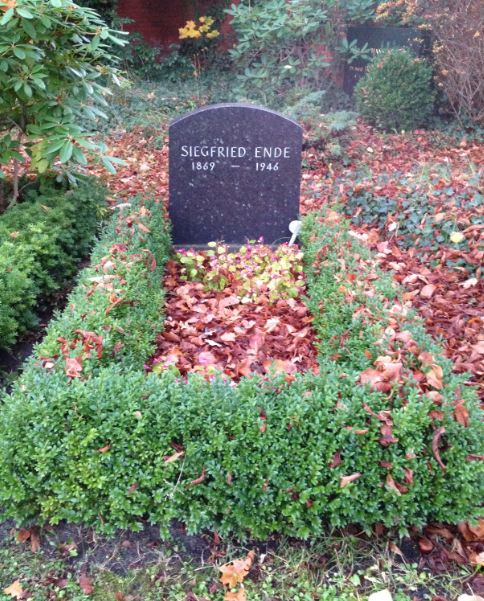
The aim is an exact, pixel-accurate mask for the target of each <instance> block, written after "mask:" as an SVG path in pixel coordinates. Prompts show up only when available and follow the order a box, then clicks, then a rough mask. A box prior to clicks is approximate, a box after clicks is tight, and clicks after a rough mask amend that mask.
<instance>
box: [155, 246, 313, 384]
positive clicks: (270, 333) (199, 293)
mask: <svg viewBox="0 0 484 601" xmlns="http://www.w3.org/2000/svg"><path fill="white" fill-rule="evenodd" d="M302 259H303V253H302V251H301V250H299V248H298V247H297V246H287V245H283V246H280V247H279V248H277V249H273V248H270V247H268V246H264V245H262V244H257V245H244V246H242V247H241V248H240V249H238V250H233V251H231V250H230V249H229V247H227V245H224V244H215V243H213V244H212V245H211V246H210V247H209V250H207V251H201V252H197V251H194V250H188V251H182V252H179V253H178V254H177V255H176V257H175V260H172V261H170V262H169V263H168V265H167V275H166V277H165V281H164V283H165V289H166V291H167V302H166V319H165V324H164V331H163V332H162V333H161V334H160V335H159V336H158V338H157V350H156V353H155V355H154V356H153V357H152V358H151V359H150V360H149V361H148V363H147V366H146V367H147V369H149V370H153V371H155V372H157V373H159V372H160V371H161V370H163V369H166V368H168V367H176V368H177V369H178V370H179V371H180V373H181V374H183V375H186V374H187V373H188V372H190V371H194V372H198V373H201V374H203V375H205V376H206V377H213V376H214V375H215V373H217V372H219V373H220V372H222V373H224V374H226V375H227V376H229V378H231V379H232V380H234V381H238V380H239V379H240V378H241V377H243V376H248V375H250V374H252V373H259V374H266V373H269V372H271V371H273V372H282V373H285V374H287V378H292V377H293V374H294V373H296V372H303V371H317V369H318V368H317V361H316V349H315V335H314V332H313V329H312V326H311V324H312V321H313V317H312V316H311V314H310V313H309V310H308V308H307V306H306V305H305V304H304V302H303V301H302V297H303V294H304V292H305V279H304V274H303V263H302Z"/></svg>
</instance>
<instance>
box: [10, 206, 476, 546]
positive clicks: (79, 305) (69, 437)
mask: <svg viewBox="0 0 484 601" xmlns="http://www.w3.org/2000/svg"><path fill="white" fill-rule="evenodd" d="M139 206H140V205H136V206H135V205H132V207H131V208H132V209H134V210H133V211H132V213H130V214H127V215H124V217H123V218H122V220H121V221H122V223H120V222H118V223H117V224H114V225H112V226H111V228H110V229H109V230H108V232H107V233H106V237H105V239H104V242H102V243H101V244H100V246H99V247H98V249H97V250H96V252H95V254H94V258H93V261H94V264H95V265H94V266H93V267H91V268H90V269H89V270H87V271H86V273H85V274H84V276H83V277H82V278H81V282H80V285H79V288H78V289H77V290H76V291H75V292H74V294H73V296H72V302H71V303H70V305H71V309H70V310H69V311H68V312H66V313H65V314H64V315H63V316H61V318H60V319H59V320H57V321H56V322H55V323H54V324H53V325H52V326H51V328H50V329H49V334H48V336H47V339H46V341H45V342H44V343H43V344H42V345H41V346H40V347H39V348H38V350H37V353H36V357H35V358H34V359H33V360H32V362H31V363H30V365H29V366H28V367H27V369H26V371H25V373H24V375H23V377H22V378H21V379H20V381H19V382H18V385H17V386H16V388H15V390H14V391H13V393H12V394H11V396H9V397H6V398H5V400H4V407H3V410H2V412H1V416H0V506H2V507H3V508H4V510H5V515H6V516H8V517H13V518H15V519H16V520H19V521H23V522H25V521H28V520H37V521H40V522H42V523H45V522H50V523H56V522H58V521H59V520H69V521H72V522H78V523H84V524H90V525H95V526H96V527H97V528H99V529H100V530H103V531H106V532H113V531H114V529H115V528H119V527H121V528H128V527H129V528H133V529H139V528H141V527H142V526H143V518H144V517H146V516H148V518H149V520H150V521H151V522H153V523H157V524H159V525H160V527H161V529H162V532H163V534H165V535H167V534H168V527H169V524H170V522H171V520H172V519H174V518H176V519H179V520H181V521H183V522H184V523H185V524H186V525H187V528H188V530H189V531H190V532H196V531H199V530H200V529H202V528H210V529H215V530H218V531H219V532H220V533H222V534H229V533H232V534H234V533H235V534H237V535H239V536H244V535H246V534H247V533H250V535H251V536H253V537H257V538H264V537H266V536H268V535H269V534H271V533H273V532H280V533H285V534H288V535H293V536H298V537H302V538H306V537H308V536H314V535H317V534H319V533H321V532H322V531H323V530H324V528H325V527H327V526H343V525H345V524H349V523H358V524H360V525H361V526H363V527H364V528H366V529H370V528H371V527H373V526H374V525H375V524H377V523H382V524H384V525H386V526H393V527H397V528H398V529H400V530H401V531H402V532H404V531H405V530H406V528H408V527H409V526H413V525H416V526H420V525H423V524H425V523H427V522H429V521H431V520H437V521H447V522H453V523H455V522H458V521H461V520H464V519H471V518H473V517H476V516H477V515H478V513H479V506H478V505H479V500H480V499H481V498H482V492H483V478H482V463H481V462H478V461H473V460H472V459H473V455H477V454H479V453H482V451H481V447H482V440H483V439H484V437H483V436H482V435H483V426H482V422H481V421H480V411H479V406H478V403H477V400H476V397H475V394H474V391H473V390H472V389H471V388H469V387H466V386H465V385H464V380H465V378H464V377H462V376H456V375H454V374H452V373H451V363H450V362H449V361H448V360H445V359H443V358H442V356H441V349H440V348H439V346H438V345H437V344H435V343H434V342H433V341H432V339H431V338H430V337H429V336H428V335H427V334H426V333H425V331H424V329H423V326H422V324H421V323H420V321H419V320H417V319H415V317H414V316H412V315H408V316H405V315H403V313H404V312H403V313H402V311H401V310H399V311H395V307H397V308H398V307H400V305H399V304H398V300H396V296H397V293H398V290H397V289H396V288H395V285H394V284H393V283H392V280H391V278H390V277H389V276H384V275H382V274H381V273H379V272H378V271H377V268H376V267H375V264H374V261H373V260H372V255H371V253H369V251H368V250H367V249H366V248H364V247H362V246H360V245H359V244H358V242H357V241H356V240H355V239H354V238H353V237H352V236H351V235H350V233H349V232H348V227H347V224H346V223H345V222H344V221H343V219H342V218H341V217H340V216H339V215H338V214H337V213H334V212H333V211H328V212H327V213H325V214H321V215H314V216H312V217H310V218H308V219H307V220H306V222H305V226H304V232H303V244H304V249H305V256H306V272H307V276H308V293H309V299H308V303H309V307H310V308H311V310H312V311H313V314H314V315H315V322H314V327H315V329H316V333H317V335H318V339H319V361H320V372H321V373H320V375H318V376H317V375H314V374H310V373H305V374H301V375H298V376H297V377H296V379H295V380H294V381H293V382H291V383H287V382H286V381H285V379H284V377H282V376H274V377H260V376H254V377H249V378H243V379H242V381H241V382H240V383H239V384H238V385H237V386H231V385H230V384H229V383H227V382H226V381H224V380H223V379H222V378H215V379H214V380H213V381H211V382H207V381H206V380H204V379H203V378H201V377H199V376H197V375H195V374H194V375H192V376H190V377H189V378H188V380H187V381H184V380H183V379H181V378H180V377H179V376H178V375H177V374H176V373H174V372H173V371H166V372H164V373H162V374H161V375H160V376H157V375H155V374H149V375H145V374H144V373H143V371H142V363H143V359H145V358H146V354H144V355H142V356H141V355H139V354H138V353H139V352H140V351H143V352H145V351H146V350H147V349H148V348H149V347H150V344H152V343H153V340H154V336H155V334H156V333H157V332H158V331H159V329H160V328H161V324H162V316H161V306H162V302H163V298H162V291H161V290H160V287H159V284H160V279H161V271H162V263H163V260H164V259H165V258H166V257H167V254H168V237H167V235H166V232H165V231H164V229H163V227H162V217H161V213H162V212H161V210H159V211H156V210H153V208H146V207H144V208H143V209H142V212H144V215H140V209H139ZM157 220H158V221H157ZM127 223H130V225H127ZM140 224H141V226H142V227H141V230H140ZM148 224H149V225H148ZM146 229H149V230H151V231H150V232H147V231H145V230H146ZM115 240H116V242H115ZM124 243H126V245H127V246H126V248H125V252H126V253H127V255H126V256H128V255H129V256H131V257H132V258H133V259H136V260H135V261H134V263H133V264H132V267H131V269H133V272H134V273H135V274H136V277H134V278H130V277H129V274H125V275H124V276H123V277H124V278H125V281H126V285H125V293H126V295H127V297H128V298H131V299H132V300H133V302H135V303H136V304H135V305H134V306H131V305H129V306H128V305H121V304H120V305H117V307H116V308H115V310H119V311H120V315H119V320H114V318H112V319H113V321H112V322H111V317H112V313H114V311H115V310H113V311H112V312H109V314H108V318H109V319H106V315H105V313H106V308H107V307H108V306H109V305H106V303H107V300H106V298H105V296H106V294H107V292H106V291H105V290H104V291H103V290H102V289H101V290H97V291H95V292H94V293H89V291H90V290H92V283H93V282H92V278H93V277H99V273H100V268H99V265H103V264H104V265H106V257H107V260H108V261H111V260H112V258H113V253H112V249H113V245H119V244H124ZM149 245H151V246H149ZM157 249H158V251H159V252H158V253H157V252H156V250H157ZM145 251H149V252H145ZM150 253H153V254H154V255H156V259H157V264H156V267H155V268H154V269H153V263H152V262H150V261H148V262H147V261H146V255H148V254H150ZM103 261H104V263H103ZM128 262H129V261H128ZM121 263H122V264H123V265H125V264H126V262H123V261H121ZM96 265H97V266H96ZM150 270H151V271H150ZM115 271H116V273H117V268H116V269H115ZM369 273H372V274H375V276H376V278H375V279H373V284H372V287H371V288H368V287H367V286H366V285H363V284H362V283H363V282H369V281H370V282H371V281H372V280H371V278H370V279H368V277H367V276H368V275H369ZM94 274H96V275H94ZM349 274H350V275H351V277H348V276H349ZM354 276H356V277H354ZM135 290H136V292H134V291H135ZM135 299H136V301H135ZM98 306H99V307H101V309H100V310H99V309H98V310H96V308H97V307H98ZM134 315H136V318H135V317H134ZM143 315H146V317H147V318H146V320H145V319H144V318H143ZM79 319H81V322H82V328H83V329H86V328H87V326H89V328H93V331H95V333H96V334H100V333H102V335H103V353H102V354H101V359H99V358H98V356H97V354H96V349H95V347H93V349H92V351H89V349H88V351H86V352H87V354H89V353H90V357H89V358H84V360H83V363H82V373H81V377H80V378H79V377H77V378H68V377H67V376H66V373H65V368H66V363H65V361H66V357H64V356H62V354H61V353H59V352H57V355H56V348H57V351H58V349H59V345H60V346H62V343H59V342H56V340H57V338H58V337H59V334H60V333H63V337H65V338H68V337H69V336H71V337H72V336H73V335H74V338H75V334H76V330H78V329H79V325H80V322H79ZM108 322H109V323H108ZM397 322H398V323H399V324H400V325H401V327H404V328H405V331H408V332H409V333H410V334H411V336H412V338H413V339H414V340H415V342H416V343H417V344H418V346H419V348H420V349H422V350H423V349H425V351H426V352H427V353H429V354H431V355H432V356H433V357H434V360H435V361H436V363H437V364H438V365H440V366H441V368H442V370H443V383H444V384H443V388H442V389H441V390H440V391H438V395H435V394H433V395H432V394H430V395H429V394H428V393H425V394H424V393H423V392H422V391H421V389H420V388H419V386H418V385H417V382H416V381H414V380H412V378H411V370H413V369H417V368H420V369H424V367H423V366H422V365H420V366H419V365H418V360H417V359H415V358H414V359H412V358H410V359H409V363H408V365H406V366H405V369H408V374H407V376H406V378H405V382H404V383H403V384H402V385H400V386H395V387H394V388H393V389H392V390H391V391H390V392H389V393H382V392H378V391H375V390H371V389H370V388H369V387H368V386H363V385H361V384H360V383H359V381H360V377H361V373H362V371H364V370H367V369H368V368H371V367H372V366H374V364H375V359H376V358H377V357H378V356H381V355H382V354H383V353H384V352H385V351H387V349H388V348H390V347H391V344H393V345H394V346H393V351H392V352H395V348H396V347H395V344H396V343H391V342H390V341H389V338H388V337H389V336H390V335H391V333H390V331H389V330H388V329H387V326H388V324H390V325H391V324H393V325H396V324H397ZM382 324H383V327H382ZM84 326H85V327H84ZM129 328H131V333H128V330H129ZM121 330H122V332H121ZM114 332H116V334H115V333H114ZM108 340H109V343H108V342H107V341H108ZM119 341H123V344H124V346H123V347H122V348H121V349H119V352H117V353H115V352H114V349H115V346H116V344H117V342H119ZM84 342H85V341H84ZM56 344H57V346H56ZM402 344H403V343H402ZM397 346H398V345H397ZM81 347H82V341H78V342H77V343H76V344H75V345H74V348H73V349H71V351H72V355H76V354H79V353H80V352H81V350H82V349H81ZM118 347H119V345H118ZM123 348H124V351H123V350H122V349H123ZM105 349H109V352H107V353H105ZM135 349H136V352H134V350H135ZM365 351H367V352H365ZM412 356H413V355H412ZM412 361H413V363H412ZM433 392H436V391H433ZM457 398H458V399H459V400H461V401H462V402H463V403H464V404H465V407H466V408H467V411H468V413H469V424H468V425H467V426H464V425H462V424H461V423H459V422H458V421H457V420H456V419H455V407H456V405H455V401H456V399H457ZM381 412H387V413H381ZM382 415H383V416H386V417H385V419H387V420H388V419H389V420H390V423H391V427H392V435H393V436H394V437H395V439H397V440H396V441H395V442H392V443H390V444H382V443H381V441H380V439H381V436H382V433H381V427H382V421H381V416H382ZM262 425H264V427H262ZM442 429H444V430H442ZM436 451H437V452H438V453H439V455H438V456H437V455H436ZM439 460H440V462H442V464H441V463H440V462H439ZM443 466H444V467H443ZM354 474H360V475H359V476H358V477H357V478H355V479H354V481H352V482H350V483H349V484H347V485H346V486H342V483H344V482H345V477H347V476H352V475H354ZM397 485H398V487H399V488H398V487H397Z"/></svg>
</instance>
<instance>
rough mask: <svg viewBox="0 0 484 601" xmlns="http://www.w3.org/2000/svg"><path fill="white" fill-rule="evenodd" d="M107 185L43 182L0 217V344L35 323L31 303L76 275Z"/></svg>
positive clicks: (10, 341) (95, 226)
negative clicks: (64, 186) (61, 186)
mask: <svg viewBox="0 0 484 601" xmlns="http://www.w3.org/2000/svg"><path fill="white" fill-rule="evenodd" d="M105 197H106V189H105V187H104V186H102V185H101V184H100V183H99V182H98V180H94V179H91V180H87V181H86V182H84V183H83V184H81V185H80V186H79V187H78V188H75V189H72V190H65V189H56V188H55V187H53V186H52V185H50V186H49V185H46V184H44V186H43V187H41V189H40V190H39V191H38V192H32V193H30V195H28V198H27V200H26V201H25V202H22V203H20V204H18V205H16V206H14V207H12V208H11V209H9V210H7V211H6V212H5V213H3V214H2V215H0V348H9V347H11V346H12V345H13V344H15V342H16V341H17V340H18V338H19V336H21V335H22V334H23V333H24V332H25V331H26V330H28V329H29V328H32V327H34V326H35V325H36V323H37V316H36V306H38V305H39V303H40V302H41V301H42V300H46V299H47V298H48V297H49V295H52V294H53V293H54V292H55V291H56V290H58V289H60V288H61V287H62V286H63V285H65V282H66V280H68V279H69V278H72V276H73V275H74V274H75V273H76V271H77V268H78V266H79V263H80V261H81V260H82V259H84V258H85V257H86V256H87V255H88V253H89V250H90V248H91V244H92V242H93V239H94V237H95V234H96V231H97V229H98V223H99V212H100V209H101V207H102V205H103V203H104V201H105Z"/></svg>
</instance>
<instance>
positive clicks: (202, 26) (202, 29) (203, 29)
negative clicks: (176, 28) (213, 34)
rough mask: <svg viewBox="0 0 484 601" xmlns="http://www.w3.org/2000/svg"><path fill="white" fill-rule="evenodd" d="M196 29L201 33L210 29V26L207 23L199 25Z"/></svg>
mask: <svg viewBox="0 0 484 601" xmlns="http://www.w3.org/2000/svg"><path fill="white" fill-rule="evenodd" d="M198 31H201V32H202V33H207V31H210V27H209V26H208V25H200V27H199V29H198Z"/></svg>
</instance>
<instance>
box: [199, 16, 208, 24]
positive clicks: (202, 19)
mask: <svg viewBox="0 0 484 601" xmlns="http://www.w3.org/2000/svg"><path fill="white" fill-rule="evenodd" d="M206 18H207V17H200V18H199V19H198V20H199V21H200V23H205V19H206Z"/></svg>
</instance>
